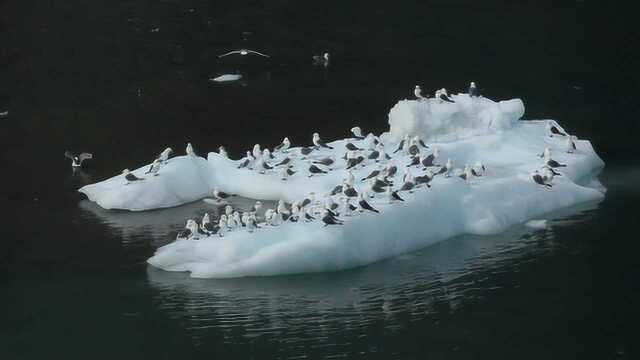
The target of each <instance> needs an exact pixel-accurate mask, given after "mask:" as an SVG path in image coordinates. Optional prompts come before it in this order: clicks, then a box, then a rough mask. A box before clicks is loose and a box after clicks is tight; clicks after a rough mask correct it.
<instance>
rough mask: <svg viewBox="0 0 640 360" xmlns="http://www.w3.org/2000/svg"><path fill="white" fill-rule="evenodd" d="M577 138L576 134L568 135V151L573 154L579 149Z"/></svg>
mask: <svg viewBox="0 0 640 360" xmlns="http://www.w3.org/2000/svg"><path fill="white" fill-rule="evenodd" d="M575 139H576V137H575V136H567V153H569V154H573V153H574V152H575V151H576V150H577V148H576V143H575V142H574V140H575Z"/></svg>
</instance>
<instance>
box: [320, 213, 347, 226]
mask: <svg viewBox="0 0 640 360" xmlns="http://www.w3.org/2000/svg"><path fill="white" fill-rule="evenodd" d="M322 222H323V223H324V226H328V225H342V224H343V223H342V221H340V220H338V219H336V218H335V217H334V216H333V215H331V213H330V212H329V211H327V210H323V211H322Z"/></svg>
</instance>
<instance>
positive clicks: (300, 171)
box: [80, 94, 604, 278]
mask: <svg viewBox="0 0 640 360" xmlns="http://www.w3.org/2000/svg"><path fill="white" fill-rule="evenodd" d="M452 97H453V98H454V100H455V101H456V103H454V104H448V103H443V104H441V103H438V102H436V101H435V100H427V101H401V102H399V103H398V104H397V105H396V106H395V107H394V109H392V111H391V113H390V120H389V122H390V132H389V133H386V134H383V135H381V139H382V140H383V141H384V143H385V150H386V151H387V152H388V153H390V154H391V153H392V152H393V150H394V149H395V148H396V147H397V144H398V139H400V138H402V137H403V136H404V134H407V133H408V134H411V135H419V136H421V137H422V138H424V139H428V140H427V143H428V145H429V146H430V148H431V149H429V150H423V153H425V152H426V153H431V151H432V149H433V148H434V147H437V148H438V149H439V151H440V158H439V159H437V162H438V163H439V164H444V162H446V159H448V158H450V159H452V160H453V162H454V165H455V167H456V168H458V170H456V171H455V172H454V175H453V176H451V177H449V178H445V177H443V176H436V177H435V178H434V180H433V181H432V183H431V185H432V187H431V188H426V187H423V188H418V189H416V190H415V191H414V192H413V193H409V192H402V193H401V196H402V197H403V198H404V199H405V200H406V201H405V202H399V203H393V204H389V202H388V200H387V199H386V197H384V196H383V197H380V196H378V197H377V198H375V199H371V200H370V203H371V205H373V206H374V207H375V208H377V209H379V210H380V214H375V213H356V214H354V216H350V217H342V218H343V220H344V225H342V226H330V227H324V226H323V223H322V222H320V221H315V222H309V223H305V222H298V223H289V222H287V223H284V224H282V225H280V226H276V227H274V226H262V227H261V229H258V230H257V231H255V232H253V233H249V232H247V231H244V230H239V231H238V230H236V231H233V232H229V233H227V234H225V236H224V237H218V236H215V235H214V236H212V237H201V238H200V240H178V241H176V242H174V243H171V244H169V245H166V246H164V247H162V248H159V249H158V250H157V252H156V254H155V255H154V256H152V257H151V258H150V259H149V260H148V262H149V264H151V265H153V266H155V267H158V268H161V269H165V270H169V271H189V272H190V273H191V276H193V277H216V278H224V277H240V276H265V275H277V274H285V273H300V272H318V271H333V270H339V269H346V268H351V267H355V266H360V265H364V264H368V263H371V262H374V261H378V260H381V259H384V258H386V257H390V256H394V255H398V254H401V253H404V252H407V251H412V250H415V249H419V248H422V247H425V246H428V245H430V244H433V243H435V242H438V241H441V240H444V239H447V238H450V237H453V236H456V235H460V234H464V233H472V234H492V233H497V232H501V231H503V230H505V229H506V228H507V227H509V226H512V225H514V224H518V223H525V222H527V221H528V220H531V219H535V218H539V217H540V216H541V215H543V214H545V213H547V212H550V211H554V210H557V209H560V208H564V207H569V206H572V205H576V204H578V203H582V202H587V201H592V200H598V199H601V198H602V197H603V196H604V195H603V191H604V189H603V188H602V186H601V185H600V184H599V182H598V181H597V180H596V179H595V176H596V175H597V173H598V171H599V170H600V169H601V168H602V167H603V166H604V163H603V162H602V160H601V159H600V158H599V157H598V156H597V154H596V153H595V151H594V150H593V148H592V147H591V144H590V143H589V142H588V141H586V140H578V141H576V147H577V150H576V151H575V152H574V153H571V154H569V153H567V152H566V141H565V138H564V137H550V136H549V131H548V129H547V121H518V118H519V117H521V116H522V113H523V112H524V107H523V106H522V102H521V101H520V100H511V101H508V102H500V103H496V102H493V101H491V100H489V99H485V98H470V97H468V96H467V95H464V94H462V95H454V96H452ZM409 113H411V115H410V116H409V115H399V114H409ZM481 114H485V115H481ZM487 114H490V115H487ZM447 120H450V122H449V123H447ZM479 124H482V125H479ZM400 129H404V130H400ZM366 141H367V140H354V139H344V140H338V141H334V142H331V143H330V145H331V146H333V147H334V148H335V150H329V149H323V150H320V151H314V152H312V153H311V155H309V157H310V158H314V159H319V158H323V157H326V156H327V155H333V156H334V157H335V158H336V159H340V158H341V157H342V155H343V154H344V152H345V145H346V144H347V143H348V142H352V143H353V144H355V145H357V146H359V147H366ZM545 147H549V148H550V150H551V153H552V155H553V158H554V159H555V160H557V161H559V162H561V163H565V164H566V165H567V167H565V168H562V169H561V171H562V174H563V176H556V177H555V178H554V179H553V188H552V189H545V187H543V186H540V185H538V184H536V183H535V182H533V180H532V179H531V176H530V172H531V171H532V170H535V169H539V168H540V167H541V165H542V159H540V157H539V156H538V155H539V154H540V153H541V152H542V150H543V149H544V148H545ZM295 154H298V150H297V149H289V151H288V153H287V154H282V153H276V159H274V160H273V162H272V163H277V162H279V161H280V160H281V159H283V158H284V157H285V156H292V157H293V158H294V163H295V165H294V167H293V168H292V169H293V170H294V171H296V174H295V175H293V176H291V177H290V178H289V179H288V180H286V181H283V180H282V179H281V176H280V171H275V172H267V173H266V174H259V173H258V172H256V171H251V170H247V169H238V168H237V165H238V161H233V160H229V159H226V158H225V157H223V156H220V155H218V154H217V153H210V154H209V155H208V159H207V160H205V159H203V158H200V157H195V156H181V157H175V158H173V159H170V160H169V162H168V164H167V165H166V166H164V167H162V169H161V171H160V173H159V175H158V176H154V177H147V178H146V179H145V180H144V183H135V184H130V185H126V186H125V185H123V178H122V176H116V177H114V178H111V179H108V180H106V181H104V182H101V183H97V184H93V185H89V186H86V187H84V188H82V189H81V190H80V191H82V192H84V193H85V194H87V196H88V197H89V199H91V200H93V201H96V202H97V203H98V204H99V205H100V206H103V207H105V208H119V209H129V210H147V209H153V208H159V207H169V206H175V205H179V204H181V203H186V202H190V201H195V200H198V199H202V198H203V197H205V196H207V195H208V194H209V193H210V191H211V189H213V188H214V187H217V188H219V189H220V190H222V191H225V192H229V193H235V194H238V195H242V196H245V197H251V198H255V199H265V200H267V199H270V200H278V199H283V200H285V201H288V202H293V201H300V200H302V199H303V198H304V197H306V196H308V194H309V193H310V192H315V193H316V194H319V195H320V194H326V193H327V192H328V191H330V190H331V189H332V188H333V187H334V186H335V185H337V184H340V183H341V182H342V180H343V178H344V177H345V171H344V168H345V163H344V161H343V160H338V161H337V163H336V164H335V165H333V166H331V167H332V169H333V170H332V171H330V172H329V173H328V174H326V175H320V176H313V177H311V178H309V177H308V172H306V170H305V164H304V162H303V161H300V158H301V156H300V155H299V154H298V155H295ZM400 154H401V152H399V153H398V154H395V155H394V157H393V159H392V160H391V161H393V162H394V163H395V164H396V165H397V166H398V168H399V169H404V168H405V167H406V164H407V163H408V162H409V161H410V158H409V156H406V155H404V154H403V155H400ZM477 160H480V161H482V162H483V163H484V164H485V166H486V167H487V171H486V173H485V175H484V176H482V177H474V178H473V179H472V180H471V181H468V182H465V181H464V180H462V179H460V178H459V177H458V176H457V175H458V174H459V172H460V171H461V170H460V169H459V168H461V167H462V166H463V165H464V164H474V162H475V161H477ZM382 164H383V165H386V164H385V162H382ZM377 166H378V164H376V163H375V162H373V161H370V162H367V163H366V165H365V166H364V167H358V168H357V170H355V171H354V175H355V177H356V179H357V180H360V179H361V178H363V177H364V176H366V175H368V174H369V173H370V172H371V171H372V170H373V169H375V168H376V167H377ZM147 167H148V166H143V167H141V168H140V169H137V170H135V171H134V173H135V174H136V175H138V176H145V175H144V174H143V173H144V172H145V170H146V169H147ZM413 173H414V175H420V174H421V173H422V171H420V170H417V171H416V170H413ZM401 179H402V170H400V171H399V172H398V174H396V176H395V177H394V184H395V185H394V189H396V188H398V187H399V186H401V185H402V180H401ZM256 184H259V186H256ZM580 184H586V185H580ZM356 188H357V189H358V190H362V189H364V188H366V185H365V184H364V183H360V182H357V183H356Z"/></svg>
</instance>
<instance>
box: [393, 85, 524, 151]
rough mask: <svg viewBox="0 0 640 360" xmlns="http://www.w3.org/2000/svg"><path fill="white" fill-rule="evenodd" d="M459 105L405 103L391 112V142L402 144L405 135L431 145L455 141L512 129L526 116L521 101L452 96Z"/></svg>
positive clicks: (429, 102) (413, 101) (464, 95)
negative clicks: (435, 142) (432, 142)
mask: <svg viewBox="0 0 640 360" xmlns="http://www.w3.org/2000/svg"><path fill="white" fill-rule="evenodd" d="M450 97H451V98H452V99H453V100H454V101H455V103H447V102H442V103H439V102H438V100H436V99H433V98H431V99H427V100H423V101H416V100H404V101H400V102H398V103H397V104H396V105H395V106H394V107H393V108H392V109H391V111H390V112H389V134H388V138H387V139H388V140H390V141H395V142H398V141H400V140H402V138H403V137H404V136H405V134H408V135H418V136H420V137H421V138H422V139H425V140H429V141H451V140H457V139H463V138H467V137H470V136H475V135H484V134H487V133H491V132H494V131H498V130H505V129H509V128H510V127H511V126H513V125H514V124H515V123H516V122H517V121H518V120H519V119H520V118H521V117H522V115H523V114H524V104H523V103H522V100H520V99H513V100H507V101H499V102H494V101H493V100H490V99H487V98H484V97H476V98H472V97H469V95H467V94H458V95H451V96H450Z"/></svg>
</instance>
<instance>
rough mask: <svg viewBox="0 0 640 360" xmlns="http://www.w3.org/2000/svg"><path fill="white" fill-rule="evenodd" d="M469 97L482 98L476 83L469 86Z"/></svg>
mask: <svg viewBox="0 0 640 360" xmlns="http://www.w3.org/2000/svg"><path fill="white" fill-rule="evenodd" d="M469 96H471V97H478V96H480V93H479V92H478V88H477V87H476V83H474V82H473V81H472V82H471V84H469Z"/></svg>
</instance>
